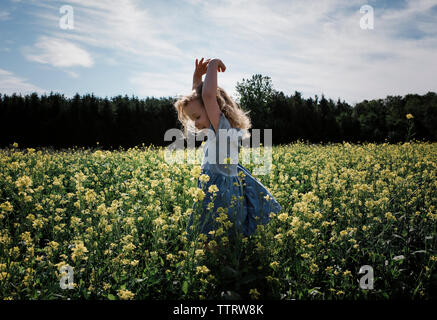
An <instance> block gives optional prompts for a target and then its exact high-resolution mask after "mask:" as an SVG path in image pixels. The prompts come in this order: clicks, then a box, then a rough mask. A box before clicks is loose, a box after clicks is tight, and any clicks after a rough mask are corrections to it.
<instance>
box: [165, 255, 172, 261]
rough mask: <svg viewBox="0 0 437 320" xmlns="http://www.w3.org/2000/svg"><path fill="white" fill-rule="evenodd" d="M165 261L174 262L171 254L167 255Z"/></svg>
mask: <svg viewBox="0 0 437 320" xmlns="http://www.w3.org/2000/svg"><path fill="white" fill-rule="evenodd" d="M166 259H167V260H168V261H172V260H174V255H172V254H171V253H169V254H168V255H167V257H166Z"/></svg>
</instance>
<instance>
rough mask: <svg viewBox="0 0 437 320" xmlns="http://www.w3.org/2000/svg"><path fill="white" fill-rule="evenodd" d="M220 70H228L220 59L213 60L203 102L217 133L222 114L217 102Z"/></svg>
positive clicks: (203, 90) (203, 88)
mask: <svg viewBox="0 0 437 320" xmlns="http://www.w3.org/2000/svg"><path fill="white" fill-rule="evenodd" d="M219 70H221V71H223V72H224V71H225V70H226V67H225V65H224V64H223V62H222V61H221V60H219V59H213V60H211V61H210V62H209V64H208V70H207V71H206V76H205V81H204V82H203V87H202V100H203V104H204V105H205V109H206V113H207V114H208V118H209V120H210V121H211V125H212V126H213V128H214V131H215V133H216V134H217V133H218V132H217V130H218V127H219V122H220V116H221V114H222V112H221V110H220V107H219V105H218V103H217V71H219Z"/></svg>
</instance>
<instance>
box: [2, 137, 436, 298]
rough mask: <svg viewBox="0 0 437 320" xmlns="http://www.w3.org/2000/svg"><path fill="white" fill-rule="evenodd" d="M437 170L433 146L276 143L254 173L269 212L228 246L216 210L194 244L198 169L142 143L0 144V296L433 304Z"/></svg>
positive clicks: (223, 223) (199, 196)
mask: <svg viewBox="0 0 437 320" xmlns="http://www.w3.org/2000/svg"><path fill="white" fill-rule="evenodd" d="M243 165H244V166H245V167H246V168H247V169H248V170H249V171H250V172H253V169H254V164H243ZM436 169H437V144H436V143H424V142H417V141H413V142H410V143H404V144H397V145H390V144H379V145H377V144H361V145H350V144H348V143H343V144H329V145H310V144H305V143H302V142H296V143H293V144H289V145H285V146H275V147H274V148H273V166H272V171H271V173H270V174H268V175H260V176H255V177H256V178H257V179H259V180H260V181H261V182H262V183H263V184H264V185H265V186H266V187H267V188H268V189H269V190H270V191H271V193H272V195H274V196H275V198H276V199H277V200H278V202H279V203H280V204H281V205H282V208H283V210H282V212H281V213H279V214H278V215H276V216H275V215H272V220H271V222H270V223H269V224H267V225H265V226H261V227H259V228H258V230H257V232H256V233H255V234H254V235H252V236H250V237H248V238H244V237H241V236H240V235H237V236H236V237H232V238H231V239H230V238H229V237H228V236H227V234H228V233H226V232H225V230H226V229H229V228H232V223H231V222H230V221H228V220H227V219H226V214H224V213H223V212H222V213H221V215H220V216H219V217H218V218H217V224H218V227H219V228H218V229H217V231H216V232H215V234H214V238H213V240H211V241H210V242H208V244H207V245H205V238H206V237H203V236H199V237H197V238H196V239H194V240H192V241H188V240H187V233H186V225H187V222H188V218H189V215H190V214H191V212H192V209H191V208H192V206H193V202H194V201H199V200H201V199H202V198H203V197H204V193H203V191H202V189H199V188H197V178H199V175H200V170H199V165H189V164H173V165H169V164H167V163H166V162H165V161H164V149H163V148H158V147H153V146H152V147H146V148H144V147H143V148H137V147H136V148H132V149H128V150H119V151H102V150H90V149H87V150H85V149H76V148H73V149H68V150H64V151H50V150H47V149H41V150H35V149H31V148H27V149H20V148H19V146H18V144H16V143H15V144H14V145H13V146H11V147H10V148H8V149H1V150H0V186H1V189H0V190H1V191H0V297H1V298H2V299H67V298H70V299H110V300H114V299H232V298H243V299H298V300H299V299H330V300H331V299H393V298H409V299H429V298H435V297H437V293H436V290H437V272H436V263H437V252H436V249H437V247H436V237H437V232H436V226H437V224H436V222H437V211H436V207H437V179H436V172H437V170H436ZM200 178H201V180H202V181H206V180H207V177H200ZM63 266H69V267H71V269H70V270H73V271H72V272H71V273H70V271H68V272H66V271H64V270H65V269H62V270H61V268H62V267H63ZM362 266H370V267H371V268H372V273H373V278H372V279H369V278H368V279H367V282H366V283H367V284H369V283H371V284H372V285H371V286H367V287H364V288H363V287H362V286H361V280H360V279H361V278H362V277H363V276H364V274H362V273H360V268H361V267H362ZM67 274H68V277H69V278H68V284H69V286H68V288H65V286H62V285H61V284H62V282H63V281H66V280H65V278H66V276H67ZM368 275H369V274H368ZM70 276H72V278H70Z"/></svg>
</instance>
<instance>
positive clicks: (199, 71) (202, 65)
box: [192, 58, 211, 90]
mask: <svg viewBox="0 0 437 320" xmlns="http://www.w3.org/2000/svg"><path fill="white" fill-rule="evenodd" d="M203 59H204V58H202V59H201V60H200V61H197V59H196V68H195V69H194V74H193V88H192V89H193V90H194V89H196V88H197V86H198V85H199V84H201V83H202V76H203V75H204V74H205V73H206V70H207V66H208V63H209V61H210V60H211V59H208V60H206V61H205V62H204V61H203Z"/></svg>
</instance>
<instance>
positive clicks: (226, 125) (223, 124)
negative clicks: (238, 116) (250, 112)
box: [208, 112, 242, 139]
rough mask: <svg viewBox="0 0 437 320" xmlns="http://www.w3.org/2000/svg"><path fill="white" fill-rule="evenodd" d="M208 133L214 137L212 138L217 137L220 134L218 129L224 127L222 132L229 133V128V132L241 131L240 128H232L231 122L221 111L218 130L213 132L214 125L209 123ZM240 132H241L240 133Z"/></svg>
mask: <svg viewBox="0 0 437 320" xmlns="http://www.w3.org/2000/svg"><path fill="white" fill-rule="evenodd" d="M209 129H210V130H209V133H210V135H213V136H215V137H212V138H218V137H219V135H220V129H226V131H225V132H224V134H226V135H227V134H229V133H228V132H229V130H231V133H232V134H233V133H240V132H242V129H240V128H234V127H232V125H231V123H230V122H229V120H228V118H227V117H226V115H225V113H224V112H222V113H221V115H220V121H219V126H218V132H215V130H214V127H213V126H212V124H210V125H209ZM240 134H241V133H240ZM208 139H209V136H208Z"/></svg>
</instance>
